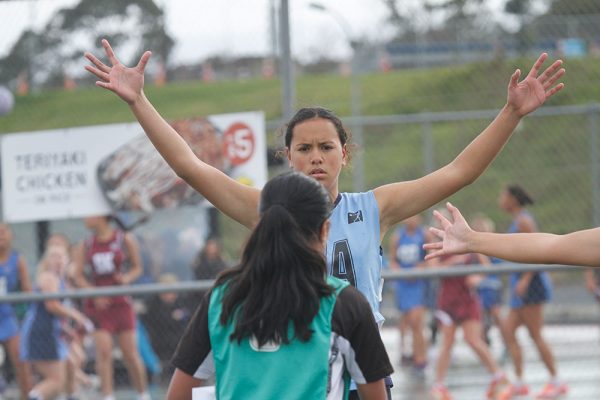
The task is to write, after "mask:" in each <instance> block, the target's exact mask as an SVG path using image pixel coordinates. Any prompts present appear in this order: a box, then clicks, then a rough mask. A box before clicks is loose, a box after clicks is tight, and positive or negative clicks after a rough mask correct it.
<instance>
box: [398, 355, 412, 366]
mask: <svg viewBox="0 0 600 400" xmlns="http://www.w3.org/2000/svg"><path fill="white" fill-rule="evenodd" d="M412 363H413V358H412V355H410V354H402V356H401V357H400V365H401V366H403V367H407V366H409V365H412Z"/></svg>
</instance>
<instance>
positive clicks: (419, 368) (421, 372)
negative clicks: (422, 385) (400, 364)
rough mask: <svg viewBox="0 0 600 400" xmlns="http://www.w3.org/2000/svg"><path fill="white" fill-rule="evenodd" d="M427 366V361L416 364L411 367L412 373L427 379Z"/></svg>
mask: <svg viewBox="0 0 600 400" xmlns="http://www.w3.org/2000/svg"><path fill="white" fill-rule="evenodd" d="M426 368H427V363H421V364H414V365H413V367H412V368H411V371H410V372H411V375H412V376H413V377H414V378H416V379H420V380H423V379H425V369H426Z"/></svg>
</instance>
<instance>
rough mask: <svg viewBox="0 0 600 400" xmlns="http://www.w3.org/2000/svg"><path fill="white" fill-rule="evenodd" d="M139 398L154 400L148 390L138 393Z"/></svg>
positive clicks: (140, 399) (141, 399) (139, 399)
mask: <svg viewBox="0 0 600 400" xmlns="http://www.w3.org/2000/svg"><path fill="white" fill-rule="evenodd" d="M136 399H137V400H152V398H151V397H150V393H148V392H142V393H138V395H137V397H136Z"/></svg>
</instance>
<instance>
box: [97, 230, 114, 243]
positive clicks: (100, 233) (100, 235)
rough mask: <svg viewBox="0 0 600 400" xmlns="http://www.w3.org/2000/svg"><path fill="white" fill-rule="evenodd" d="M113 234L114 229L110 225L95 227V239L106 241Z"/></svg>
mask: <svg viewBox="0 0 600 400" xmlns="http://www.w3.org/2000/svg"><path fill="white" fill-rule="evenodd" d="M113 234H114V229H113V228H112V227H111V226H103V227H100V228H98V229H96V233H95V236H96V239H97V240H98V241H100V242H108V241H109V240H110V239H112V237H113Z"/></svg>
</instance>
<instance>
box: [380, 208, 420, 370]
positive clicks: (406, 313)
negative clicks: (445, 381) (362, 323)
mask: <svg viewBox="0 0 600 400" xmlns="http://www.w3.org/2000/svg"><path fill="white" fill-rule="evenodd" d="M428 237H429V233H428V231H427V229H425V228H424V227H423V226H422V218H421V216H420V215H415V216H412V217H410V218H408V219H407V220H405V221H404V223H403V224H402V225H401V226H400V227H399V228H398V229H397V230H396V231H395V232H394V233H393V234H392V236H391V237H390V241H389V265H390V269H393V270H394V269H395V270H398V269H412V268H421V267H423V266H424V262H423V259H424V258H425V250H423V244H424V243H425V242H427V241H429V240H428V239H427V238H428ZM425 290H426V281H425V280H424V279H399V280H397V281H396V306H397V307H398V309H399V310H400V312H401V313H402V315H401V317H400V321H399V324H398V329H399V330H400V350H401V359H400V364H407V363H411V364H412V366H413V368H414V371H415V372H416V373H417V374H419V375H422V374H423V373H424V370H425V366H426V364H427V358H426V355H427V342H426V340H425V336H424V335H423V318H424V314H425V309H426V307H425V294H426V293H425ZM408 329H410V332H411V334H412V351H411V353H410V354H406V353H405V350H404V342H405V340H406V338H405V336H406V331H407V330H408Z"/></svg>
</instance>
